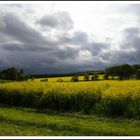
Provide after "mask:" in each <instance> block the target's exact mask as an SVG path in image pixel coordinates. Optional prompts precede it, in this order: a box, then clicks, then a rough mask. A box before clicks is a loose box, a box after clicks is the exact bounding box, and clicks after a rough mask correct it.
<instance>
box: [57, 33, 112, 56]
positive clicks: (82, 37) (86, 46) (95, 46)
mask: <svg viewBox="0 0 140 140" xmlns="http://www.w3.org/2000/svg"><path fill="white" fill-rule="evenodd" d="M59 41H60V43H61V44H71V45H74V46H80V49H83V50H88V51H90V52H91V53H92V55H94V56H95V55H98V54H99V53H102V50H103V49H108V48H109V47H110V46H109V44H107V43H101V42H95V41H92V42H91V41H89V36H88V34H87V33H85V32H82V31H78V32H74V33H73V34H72V36H62V37H61V38H60V40H59Z"/></svg>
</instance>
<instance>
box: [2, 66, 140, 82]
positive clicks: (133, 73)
mask: <svg viewBox="0 0 140 140" xmlns="http://www.w3.org/2000/svg"><path fill="white" fill-rule="evenodd" d="M99 74H104V77H103V78H104V79H105V80H108V79H109V77H111V79H114V77H115V76H117V77H118V78H119V79H120V80H124V79H130V78H134V79H140V65H129V64H122V65H117V66H112V67H109V68H107V69H105V70H104V71H84V72H76V73H68V74H67V73H65V74H50V75H49V74H44V75H41V78H45V77H46V78H49V77H63V76H72V78H71V81H75V82H76V81H79V76H82V75H84V81H89V80H99ZM89 75H92V76H91V79H90V76H89ZM33 77H34V78H40V75H29V74H25V73H24V70H23V69H16V68H14V67H12V68H8V69H5V70H2V71H0V79H4V80H12V81H24V80H28V79H29V78H33Z"/></svg>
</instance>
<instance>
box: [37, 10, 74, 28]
mask: <svg viewBox="0 0 140 140" xmlns="http://www.w3.org/2000/svg"><path fill="white" fill-rule="evenodd" d="M36 24H40V25H41V26H43V27H48V28H54V29H61V30H70V29H72V28H73V21H72V19H71V17H70V15H69V13H67V12H64V11H61V12H56V13H53V14H50V15H49V14H48V15H45V16H43V17H42V18H41V19H39V20H38V21H37V22H36Z"/></svg>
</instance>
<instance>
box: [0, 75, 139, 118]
mask: <svg viewBox="0 0 140 140" xmlns="http://www.w3.org/2000/svg"><path fill="white" fill-rule="evenodd" d="M64 78H65V82H56V81H57V79H59V78H52V79H51V78H50V79H49V80H48V82H42V81H41V80H42V79H35V80H33V81H31V80H29V81H25V82H7V83H1V84H0V102H2V103H5V104H10V105H18V106H25V107H39V108H51V109H57V110H59V109H60V110H61V109H62V110H66V111H69V110H74V111H84V112H86V113H89V112H91V110H92V112H94V113H101V114H102V113H103V114H105V115H110V116H111V115H113V114H115V115H125V116H130V117H131V116H132V117H135V116H137V118H139V116H140V80H124V81H117V80H101V81H87V82H85V81H81V82H70V77H64Z"/></svg>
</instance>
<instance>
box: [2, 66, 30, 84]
mask: <svg viewBox="0 0 140 140" xmlns="http://www.w3.org/2000/svg"><path fill="white" fill-rule="evenodd" d="M29 78H31V76H30V75H28V74H25V73H24V70H23V69H20V70H19V69H16V68H14V67H12V68H8V69H5V70H2V71H0V79H3V80H12V81H27V80H28V79H29Z"/></svg>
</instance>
